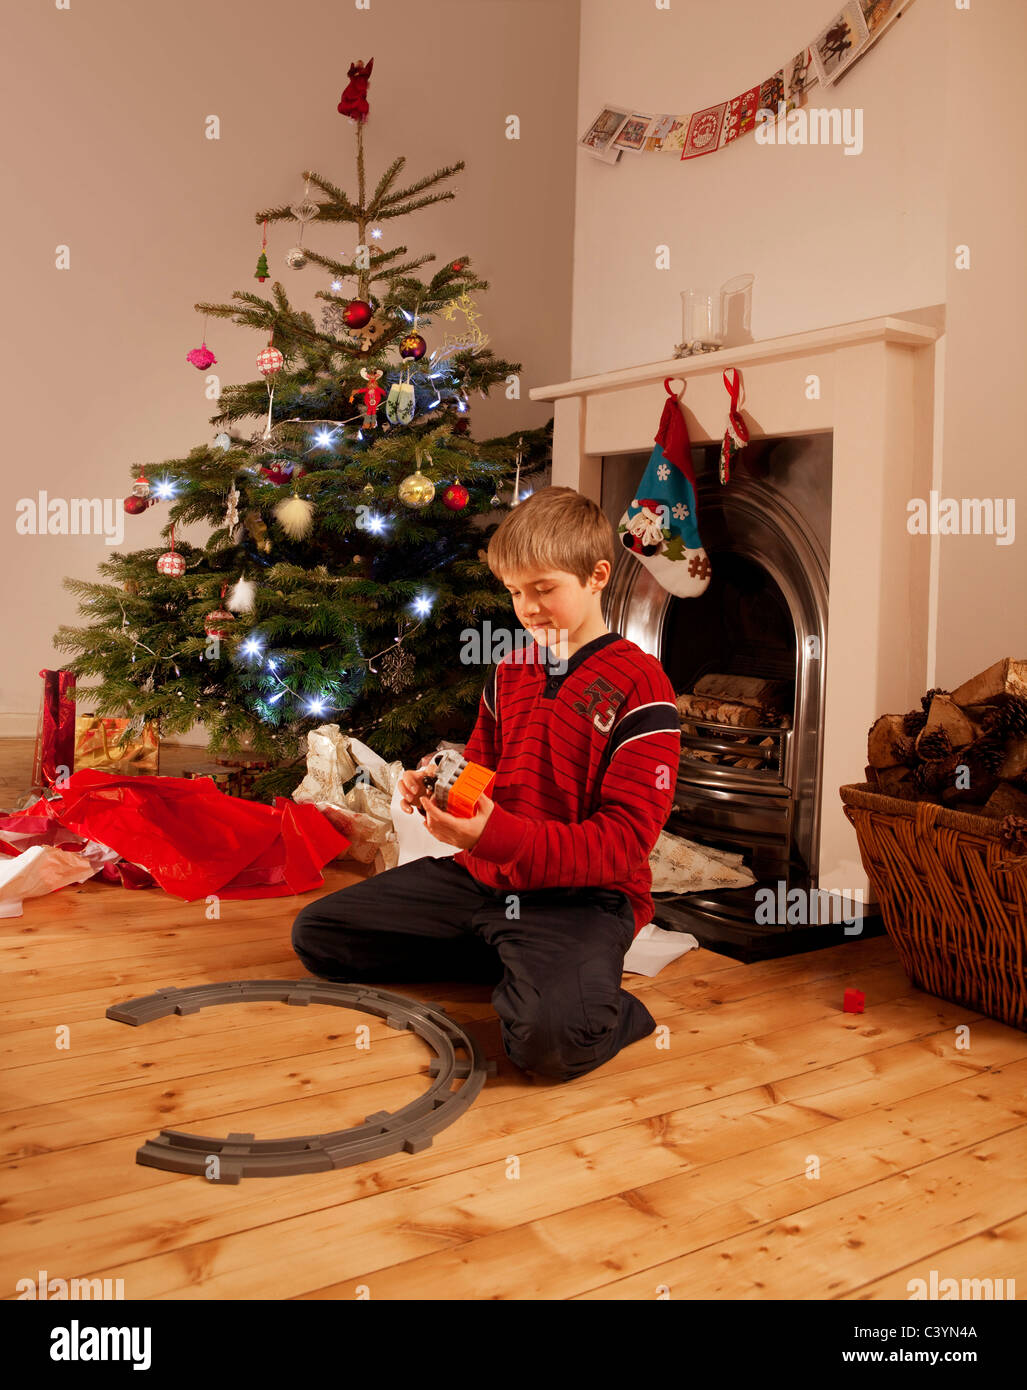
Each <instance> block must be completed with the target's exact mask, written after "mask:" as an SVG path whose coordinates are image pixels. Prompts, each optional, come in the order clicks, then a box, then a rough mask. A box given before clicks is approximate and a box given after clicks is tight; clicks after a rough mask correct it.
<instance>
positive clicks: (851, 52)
mask: <svg viewBox="0 0 1027 1390" xmlns="http://www.w3.org/2000/svg"><path fill="white" fill-rule="evenodd" d="M869 37H870V31H869V29H868V28H867V22H866V20H865V19H864V18H863V11H862V10H861V9H860V6H859V0H848V4H847V5H844V6H843V7H842V8H841V9H840V10H839V11H838V13H837V14H836V15H835V16H834V18H833V19H832V20H831V22H830V24H828V25H827V26H826V28H824V29H822V30H821V31H820V33H819V34H818V35H817V37H816V38H815V39H814V40H813V42H812V44H811V45H810V49H811V52H812V54H813V63H814V66H815V67H816V70H817V77H818V78H819V79H820V84H821V86H823V87H829V86H830V85H831V83H832V82H836V81H837V80H838V78H839V77H841V75H842V73H843V72H844V71H845V69H846V68H847V67H849V65H850V64H851V63H853V62H855V60H856V57H857V55H858V54H859V53H860V51H861V50H862V48H863V45H864V44H865V43H866V41H867V39H868V38H869Z"/></svg>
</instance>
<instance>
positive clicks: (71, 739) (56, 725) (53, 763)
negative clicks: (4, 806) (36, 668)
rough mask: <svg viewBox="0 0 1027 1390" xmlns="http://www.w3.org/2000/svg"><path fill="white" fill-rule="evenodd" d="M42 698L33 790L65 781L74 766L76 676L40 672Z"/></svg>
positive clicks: (59, 672)
mask: <svg viewBox="0 0 1027 1390" xmlns="http://www.w3.org/2000/svg"><path fill="white" fill-rule="evenodd" d="M39 674H40V675H41V676H42V678H43V696H42V699H41V701H40V705H39V723H38V725H37V727H36V751H35V756H34V758H33V761H32V785H33V787H44V786H46V787H52V786H53V785H54V783H55V782H58V781H61V782H64V781H66V780H67V778H68V777H70V776H71V773H72V771H73V769H74V765H75V677H74V675H73V674H72V672H71V671H40V673H39Z"/></svg>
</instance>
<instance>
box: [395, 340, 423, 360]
mask: <svg viewBox="0 0 1027 1390" xmlns="http://www.w3.org/2000/svg"><path fill="white" fill-rule="evenodd" d="M427 351H428V344H427V343H426V342H425V341H424V339H423V338H422V337H421V335H420V333H408V334H407V335H406V337H405V338H404V339H403V341H402V342H401V343H400V345H399V355H400V357H412V358H413V359H414V361H415V362H416V361H418V359H419V358H421V357H423V356H424V354H425V353H426V352H427Z"/></svg>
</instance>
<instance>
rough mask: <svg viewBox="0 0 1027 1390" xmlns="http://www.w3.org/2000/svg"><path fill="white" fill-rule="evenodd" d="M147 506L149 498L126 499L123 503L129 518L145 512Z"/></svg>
mask: <svg viewBox="0 0 1027 1390" xmlns="http://www.w3.org/2000/svg"><path fill="white" fill-rule="evenodd" d="M149 505H150V498H149V497H126V498H125V503H124V506H125V511H126V512H128V514H129V516H138V515H139V513H140V512H145V511H146V508H147V507H148V506H149Z"/></svg>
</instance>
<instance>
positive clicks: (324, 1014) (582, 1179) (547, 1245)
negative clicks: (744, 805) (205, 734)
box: [0, 740, 1027, 1300]
mask: <svg viewBox="0 0 1027 1390" xmlns="http://www.w3.org/2000/svg"><path fill="white" fill-rule="evenodd" d="M172 751H174V750H172ZM178 752H179V753H181V759H180V762H179V767H178V768H176V766H175V758H174V757H172V755H171V754H169V753H167V752H164V751H162V771H164V772H168V773H174V772H175V771H176V770H180V766H184V765H187V764H188V762H190V761H191V762H201V761H203V755H202V753H200V752H199V750H196V749H189V750H184V751H183V750H178ZM26 757H27V759H28V763H29V764H30V762H31V741H30V740H8V741H5V742H0V802H2V801H3V800H4V798H5V797H6V800H7V804H11V803H12V801H13V800H14V797H15V795H16V793H17V791H18V789H19V788H21V789H23V787H24V785H25V784H26V783H27V768H26V767H25V762H26ZM19 779H20V780H19ZM364 875H365V870H364V869H363V868H362V867H360V866H357V865H353V864H346V863H345V862H343V863H342V864H340V865H338V866H333V867H331V868H329V869H328V870H327V871H326V882H325V887H324V889H323V890H320V891H324V892H327V891H332V890H334V889H337V888H340V887H344V886H345V885H346V884H347V883H350V882H355V881H357V880H358V879H360V878H362V877H364ZM313 896H314V895H313V894H307V895H304V896H303V897H299V898H279V899H259V900H255V901H252V902H245V901H231V902H223V903H222V904H221V916H220V919H218V920H209V919H208V918H207V917H206V915H205V905H204V904H203V903H182V902H180V901H179V900H177V899H173V898H170V897H168V896H167V895H166V894H164V893H162V892H161V891H159V890H141V891H129V890H126V889H122V888H117V887H114V886H112V885H107V884H98V883H87V884H83V885H80V886H76V887H72V888H68V889H65V890H62V891H61V892H60V893H57V894H54V895H52V896H50V897H48V898H43V899H36V900H30V901H29V902H28V903H26V905H25V911H24V916H22V917H20V918H11V919H5V920H2V921H0V993H2V998H3V1011H2V1017H0V1057H2V1067H3V1077H2V1086H0V1172H2V1174H3V1181H2V1192H0V1223H2V1235H3V1238H2V1241H0V1271H2V1273H0V1284H2V1286H3V1287H4V1288H5V1290H8V1291H13V1290H14V1288H15V1286H16V1284H17V1281H18V1280H19V1279H22V1278H34V1277H35V1274H36V1271H37V1270H39V1269H46V1270H47V1271H48V1272H49V1274H50V1276H51V1277H62V1278H74V1277H93V1278H95V1277H100V1278H120V1279H124V1281H125V1292H126V1296H127V1297H128V1298H144V1299H181V1298H192V1299H212V1298H214V1299H232V1298H243V1299H265V1298H271V1299H282V1298H297V1299H339V1298H341V1299H352V1298H355V1297H357V1296H358V1290H359V1289H360V1288H361V1287H366V1289H367V1290H369V1292H370V1296H371V1297H372V1298H375V1299H397V1300H398V1299H404V1300H405V1299H421V1298H444V1299H451V1300H464V1299H467V1300H472V1299H559V1300H578V1299H581V1300H596V1299H600V1300H622V1299H624V1300H638V1299H656V1298H659V1297H661V1296H664V1295H665V1294H666V1293H667V1292H669V1296H670V1297H671V1298H678V1299H704V1298H717V1299H782V1298H787V1299H792V1300H820V1299H825V1298H826V1299H842V1300H845V1299H852V1300H891V1299H905V1298H908V1297H909V1294H908V1286H909V1281H910V1280H913V1279H917V1278H924V1279H926V1278H928V1277H929V1274H930V1271H931V1270H936V1271H937V1272H938V1275H939V1277H940V1278H945V1277H956V1278H963V1277H968V1278H988V1277H991V1278H1005V1279H1018V1280H1019V1281H1020V1284H1021V1287H1022V1288H1027V1194H1025V1185H1024V1180H1023V1174H1024V1172H1025V1171H1027V1099H1025V1097H1027V1033H1025V1032H1023V1031H1020V1030H1017V1029H1012V1028H1008V1027H1005V1026H1004V1025H1002V1024H999V1023H997V1022H995V1021H993V1020H991V1019H988V1018H985V1017H983V1016H982V1015H980V1014H979V1013H975V1012H974V1011H972V1010H968V1009H965V1008H961V1007H959V1006H957V1005H955V1004H950V1003H947V1002H945V1001H943V1000H938V999H936V998H934V997H932V996H930V995H927V994H924V993H923V992H921V991H919V990H917V989H915V988H914V987H913V986H911V985H910V984H909V982H908V980H907V979H906V976H905V974H904V972H903V970H902V968H901V966H900V964H899V961H898V958H897V956H896V954H895V952H894V949H893V947H892V946H891V943H890V942H889V940H888V939H887V938H886V937H879V938H874V939H872V940H869V941H861V940H859V939H853V940H852V941H850V942H848V943H846V944H845V945H842V946H838V947H834V948H832V949H830V950H826V951H819V952H812V953H809V954H807V955H803V956H797V957H794V956H793V957H789V958H786V959H782V960H775V961H768V962H765V963H763V964H757V965H751V966H745V965H741V964H739V963H738V962H737V961H735V960H733V959H731V958H729V957H726V956H719V955H717V954H715V953H712V952H709V951H703V950H700V951H694V952H690V953H688V954H687V955H685V956H684V957H682V958H681V959H680V960H679V961H676V962H674V964H673V965H671V966H669V967H666V968H665V969H664V970H663V971H661V973H660V974H659V975H657V976H655V977H654V978H651V979H650V978H646V977H643V976H637V975H627V976H625V986H626V987H627V988H628V989H630V990H631V991H632V992H633V993H635V994H637V995H638V996H639V998H641V999H642V1000H643V1001H644V1002H645V1004H646V1005H647V1007H648V1008H649V1010H650V1011H651V1013H652V1014H653V1016H654V1017H655V1018H656V1021H657V1025H658V1028H657V1033H656V1034H654V1035H653V1036H652V1037H650V1038H647V1039H644V1040H643V1041H642V1042H640V1043H636V1044H635V1045H634V1046H633V1047H630V1048H627V1049H625V1050H624V1051H623V1052H621V1053H620V1054H619V1055H618V1056H617V1057H615V1058H614V1059H613V1060H612V1061H611V1062H609V1063H607V1065H606V1066H604V1067H601V1068H599V1069H598V1070H596V1071H595V1072H592V1073H590V1074H588V1075H586V1076H584V1077H582V1078H580V1079H579V1080H578V1081H576V1082H572V1083H569V1084H565V1085H561V1084H559V1083H540V1082H534V1083H533V1082H532V1081H531V1080H530V1079H529V1078H528V1077H526V1076H525V1075H524V1073H522V1072H520V1071H519V1070H518V1069H517V1068H516V1067H514V1066H513V1065H512V1064H511V1063H510V1062H509V1061H508V1059H507V1058H506V1057H505V1055H504V1054H503V1050H502V1043H501V1038H500V1034H499V1026H498V1020H497V1019H496V1016H495V1013H494V1011H493V1010H492V1007H491V1004H490V993H491V991H490V989H489V987H488V986H485V985H474V984H459V985H452V986H447V985H444V984H437V983H429V984H422V985H418V984H412V983H408V982H403V983H397V984H394V985H393V986H392V987H394V988H396V989H397V990H399V991H400V992H401V993H405V994H408V995H410V996H411V997H413V998H418V999H422V1000H425V1001H438V1002H441V1003H443V1004H444V1005H445V1006H446V1007H447V1008H448V1009H449V1010H450V1012H451V1013H452V1014H453V1016H454V1017H455V1018H456V1019H457V1020H458V1021H459V1022H460V1023H461V1024H462V1025H463V1026H465V1027H466V1028H467V1030H468V1031H469V1032H471V1033H473V1034H474V1036H475V1037H476V1038H477V1039H478V1041H479V1042H480V1043H481V1045H482V1047H483V1048H484V1049H485V1051H486V1052H487V1053H488V1054H489V1055H490V1056H492V1057H494V1058H495V1060H496V1061H497V1064H498V1070H497V1074H496V1076H495V1077H492V1078H490V1079H489V1080H488V1082H487V1083H486V1086H485V1088H484V1090H483V1091H482V1093H481V1094H480V1095H479V1096H478V1098H477V1099H476V1101H475V1102H474V1104H473V1105H472V1106H471V1107H470V1109H469V1110H468V1111H467V1112H466V1114H464V1115H463V1116H461V1118H460V1119H459V1120H457V1121H456V1122H455V1123H454V1124H453V1125H452V1126H450V1127H448V1128H447V1129H445V1130H443V1131H442V1132H441V1133H440V1134H438V1135H436V1136H435V1139H434V1141H433V1143H432V1145H431V1147H430V1148H428V1149H426V1150H424V1151H422V1152H421V1153H417V1154H395V1155H392V1156H390V1157H388V1158H386V1159H382V1160H377V1161H372V1162H368V1163H363V1164H358V1165H355V1166H353V1167H351V1168H345V1169H341V1170H339V1171H338V1172H334V1173H325V1174H315V1175H311V1176H309V1177H302V1178H277V1179H257V1178H246V1179H243V1181H242V1182H241V1183H240V1184H239V1185H238V1186H215V1185H212V1184H210V1183H207V1182H205V1181H204V1180H203V1179H202V1178H199V1177H190V1176H183V1175H178V1174H172V1173H165V1172H162V1171H161V1170H159V1169H154V1168H145V1167H142V1166H140V1165H138V1164H136V1163H135V1161H134V1158H135V1150H136V1149H137V1148H138V1146H139V1145H140V1144H141V1143H143V1142H144V1141H145V1140H146V1139H148V1138H151V1137H152V1136H153V1135H154V1134H156V1132H157V1131H158V1130H159V1129H160V1128H162V1127H167V1128H178V1129H185V1130H192V1131H194V1132H197V1133H205V1134H211V1135H224V1134H226V1133H228V1132H229V1131H231V1130H242V1131H247V1130H252V1131H253V1132H255V1133H256V1134H257V1135H258V1136H259V1137H261V1138H272V1137H275V1136H280V1135H288V1134H301V1133H310V1132H316V1131H319V1130H325V1129H337V1128H340V1127H344V1126H346V1125H351V1124H355V1123H358V1122H359V1121H361V1120H362V1119H363V1118H364V1116H365V1115H367V1114H370V1113H371V1112H373V1111H376V1110H382V1109H388V1110H391V1109H395V1108H397V1107H399V1106H401V1105H404V1104H406V1103H407V1102H408V1101H410V1100H413V1099H414V1098H415V1097H416V1096H418V1095H420V1094H421V1093H422V1092H423V1090H424V1089H425V1087H426V1086H427V1084H429V1081H430V1078H429V1075H428V1069H427V1063H428V1060H429V1058H430V1055H431V1052H430V1049H429V1048H428V1046H427V1044H426V1043H424V1042H423V1041H422V1040H421V1039H419V1038H417V1037H416V1036H414V1035H413V1034H410V1033H401V1032H396V1031H393V1030H391V1029H389V1028H387V1027H386V1026H385V1024H384V1022H383V1021H382V1020H380V1019H376V1018H374V1017H373V1016H371V1015H367V1014H358V1013H356V1012H354V1011H351V1010H344V1009H334V1008H329V1007H326V1006H318V1005H314V1006H310V1007H309V1008H306V1009H302V1010H296V1009H290V1008H286V1007H284V1006H281V1005H277V1004H272V1003H265V1004H244V1005H233V1006H231V1007H224V1008H217V1009H211V1010H205V1011H202V1012H201V1013H199V1014H195V1015H191V1016H188V1017H185V1018H177V1017H175V1018H167V1019H162V1020H159V1021H157V1022H155V1023H152V1024H147V1025H145V1026H144V1027H140V1028H132V1027H129V1026H126V1025H123V1024H117V1023H114V1022H112V1021H110V1020H108V1019H106V1018H105V1016H104V1014H105V1010H106V1009H107V1007H108V1006H109V1005H110V1004H112V1003H116V1002H120V1001H123V1000H125V999H128V998H132V997H134V996H136V995H141V994H146V993H149V992H152V991H153V990H154V989H156V988H159V987H160V986H164V985H177V986H184V985H188V984H200V983H205V982H208V981H212V980H219V979H236V978H288V979H303V978H306V972H305V971H304V970H303V967H302V966H301V965H300V964H299V962H298V961H297V959H296V958H295V956H294V955H293V953H292V951H291V947H290V944H289V933H290V927H291V923H292V920H293V918H294V916H295V914H296V912H297V911H298V910H299V908H300V907H301V906H303V904H304V903H306V902H308V901H310V900H311V899H312V897H313ZM382 984H383V986H384V987H389V986H390V982H388V981H382ZM849 985H854V986H856V987H857V988H860V989H863V990H864V991H865V992H866V1000H867V1002H866V1012H865V1013H864V1014H862V1015H859V1014H846V1013H844V1012H842V1008H841V1000H842V992H843V990H844V989H845V987H847V986H849ZM961 1025H966V1027H967V1029H968V1034H967V1037H968V1040H969V1047H966V1046H964V1045H962V1043H963V1035H962V1034H961V1033H960V1032H959V1031H957V1030H959V1029H960V1027H961ZM361 1027H366V1028H367V1030H368V1035H367V1036H368V1041H369V1046H367V1047H361V1046H358V1045H357V1042H358V1037H357V1032H356V1030H357V1029H358V1028H361ZM62 1028H67V1029H68V1030H69V1034H68V1035H69V1038H70V1047H68V1048H67V1049H60V1048H58V1046H57V1042H58V1038H59V1037H60V1034H59V1032H58V1030H60V1029H62ZM12 1296H13V1294H12V1292H7V1293H5V1297H8V1298H10V1297H12Z"/></svg>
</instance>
